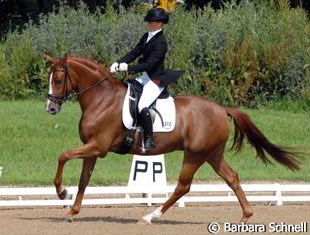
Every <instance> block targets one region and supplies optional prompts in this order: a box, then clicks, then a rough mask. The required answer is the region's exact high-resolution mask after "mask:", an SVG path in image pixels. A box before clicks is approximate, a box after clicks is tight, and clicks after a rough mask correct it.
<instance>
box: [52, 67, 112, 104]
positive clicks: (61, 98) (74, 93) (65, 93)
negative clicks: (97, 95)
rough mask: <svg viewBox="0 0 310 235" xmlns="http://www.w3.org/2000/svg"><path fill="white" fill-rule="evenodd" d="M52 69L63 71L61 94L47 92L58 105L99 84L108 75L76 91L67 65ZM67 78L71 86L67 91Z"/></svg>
mask: <svg viewBox="0 0 310 235" xmlns="http://www.w3.org/2000/svg"><path fill="white" fill-rule="evenodd" d="M54 71H62V72H64V73H65V75H64V80H63V95H53V94H48V95H47V98H48V99H49V100H50V101H52V102H54V103H57V104H58V105H62V104H63V103H65V102H66V101H67V100H71V99H73V98H75V97H77V96H79V95H81V94H83V93H84V92H86V91H88V90H90V89H92V88H93V87H95V86H97V85H99V84H100V83H102V82H104V81H105V80H107V79H108V77H106V78H104V79H100V80H98V81H97V82H95V83H94V84H93V85H91V86H89V87H86V88H84V89H82V90H80V91H76V90H74V89H73V85H72V80H71V78H70V74H69V71H68V66H67V65H64V68H63V69H54ZM68 80H69V83H70V86H71V88H72V90H71V91H68V86H67V84H68Z"/></svg>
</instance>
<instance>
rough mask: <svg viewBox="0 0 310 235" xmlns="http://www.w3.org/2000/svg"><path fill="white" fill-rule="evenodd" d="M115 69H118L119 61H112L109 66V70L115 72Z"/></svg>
mask: <svg viewBox="0 0 310 235" xmlns="http://www.w3.org/2000/svg"><path fill="white" fill-rule="evenodd" d="M117 71H119V63H117V62H114V63H113V64H112V65H111V67H110V72H111V73H116V72H117Z"/></svg>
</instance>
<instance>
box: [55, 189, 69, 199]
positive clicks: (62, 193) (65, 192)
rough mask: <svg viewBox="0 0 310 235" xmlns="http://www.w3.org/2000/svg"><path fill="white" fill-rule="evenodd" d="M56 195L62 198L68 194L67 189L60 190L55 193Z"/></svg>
mask: <svg viewBox="0 0 310 235" xmlns="http://www.w3.org/2000/svg"><path fill="white" fill-rule="evenodd" d="M57 195H58V198H59V199H60V200H64V199H65V198H66V197H67V195H68V191H67V189H64V190H62V192H60V193H57Z"/></svg>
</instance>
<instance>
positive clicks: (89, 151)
mask: <svg viewBox="0 0 310 235" xmlns="http://www.w3.org/2000/svg"><path fill="white" fill-rule="evenodd" d="M105 154H106V152H104V153H103V152H102V151H100V150H99V149H98V148H97V147H96V145H95V144H91V143H89V144H85V145H84V146H82V147H80V148H77V149H74V150H69V151H66V152H65V153H63V154H62V155H61V156H60V157H59V159H58V168H57V171H56V176H55V179H54V185H55V188H56V192H57V195H58V197H59V198H60V199H62V200H63V199H65V197H66V195H67V190H66V189H65V188H63V187H62V175H63V169H64V165H65V163H66V162H67V161H68V160H71V159H75V158H84V159H86V158H87V159H93V158H94V159H96V158H97V157H100V156H103V155H105ZM95 163H96V161H95Z"/></svg>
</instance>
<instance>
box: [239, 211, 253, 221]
mask: <svg viewBox="0 0 310 235" xmlns="http://www.w3.org/2000/svg"><path fill="white" fill-rule="evenodd" d="M252 215H253V213H249V214H247V215H243V216H242V217H241V219H240V222H243V223H247V222H248V220H249V219H250V217H251V216H252Z"/></svg>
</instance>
